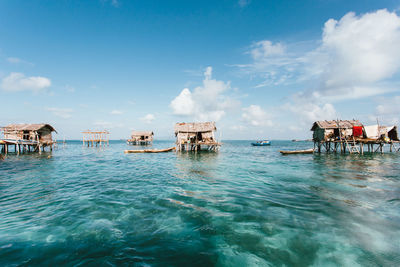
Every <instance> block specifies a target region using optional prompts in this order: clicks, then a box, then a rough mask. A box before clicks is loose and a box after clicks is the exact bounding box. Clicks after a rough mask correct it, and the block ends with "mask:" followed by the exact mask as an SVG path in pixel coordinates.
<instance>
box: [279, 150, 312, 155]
mask: <svg viewBox="0 0 400 267" xmlns="http://www.w3.org/2000/svg"><path fill="white" fill-rule="evenodd" d="M279 152H281V153H282V155H289V154H312V153H314V149H312V148H310V149H304V150H292V151H288V150H286V151H285V150H281V151H279Z"/></svg>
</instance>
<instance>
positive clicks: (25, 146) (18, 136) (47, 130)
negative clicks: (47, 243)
mask: <svg viewBox="0 0 400 267" xmlns="http://www.w3.org/2000/svg"><path fill="white" fill-rule="evenodd" d="M1 130H2V131H3V135H4V139H3V140H2V142H1V143H2V144H3V146H4V147H3V151H4V152H8V146H9V145H14V146H15V152H17V153H19V152H21V149H22V150H23V151H25V150H27V151H30V150H31V149H32V150H33V151H39V152H40V149H42V150H44V148H45V147H48V146H49V147H50V149H52V146H53V144H54V143H55V141H53V137H52V133H53V132H57V131H56V130H55V129H54V128H53V126H51V125H50V124H45V123H42V124H10V125H7V126H5V127H2V128H1Z"/></svg>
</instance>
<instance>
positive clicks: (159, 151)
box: [124, 147, 175, 154]
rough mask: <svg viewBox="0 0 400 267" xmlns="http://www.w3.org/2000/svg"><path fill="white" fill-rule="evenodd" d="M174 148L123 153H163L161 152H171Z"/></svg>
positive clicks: (126, 151) (126, 152)
mask: <svg viewBox="0 0 400 267" xmlns="http://www.w3.org/2000/svg"><path fill="white" fill-rule="evenodd" d="M174 150H175V147H170V148H165V149H142V150H139V149H135V150H125V151H124V153H125V154H128V153H163V152H171V151H174Z"/></svg>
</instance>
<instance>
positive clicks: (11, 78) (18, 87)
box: [1, 72, 51, 92]
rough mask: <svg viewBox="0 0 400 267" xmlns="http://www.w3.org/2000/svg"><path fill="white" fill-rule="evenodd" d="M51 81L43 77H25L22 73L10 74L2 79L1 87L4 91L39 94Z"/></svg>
mask: <svg viewBox="0 0 400 267" xmlns="http://www.w3.org/2000/svg"><path fill="white" fill-rule="evenodd" d="M50 85H51V81H50V79H48V78H45V77H40V76H36V77H26V76H25V75H24V74H22V73H18V72H12V73H10V75H8V76H6V77H5V78H3V80H2V81H1V87H2V88H3V90H5V91H9V92H18V91H33V92H40V91H42V90H44V89H46V88H48V87H50Z"/></svg>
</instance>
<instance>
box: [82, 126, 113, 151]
mask: <svg viewBox="0 0 400 267" xmlns="http://www.w3.org/2000/svg"><path fill="white" fill-rule="evenodd" d="M82 134H83V137H82V145H83V146H85V145H86V146H87V147H90V146H92V147H93V146H96V147H97V146H105V145H107V146H108V145H109V144H110V140H109V137H108V135H109V134H110V133H109V132H108V131H105V130H104V131H90V130H87V131H85V132H82Z"/></svg>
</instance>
